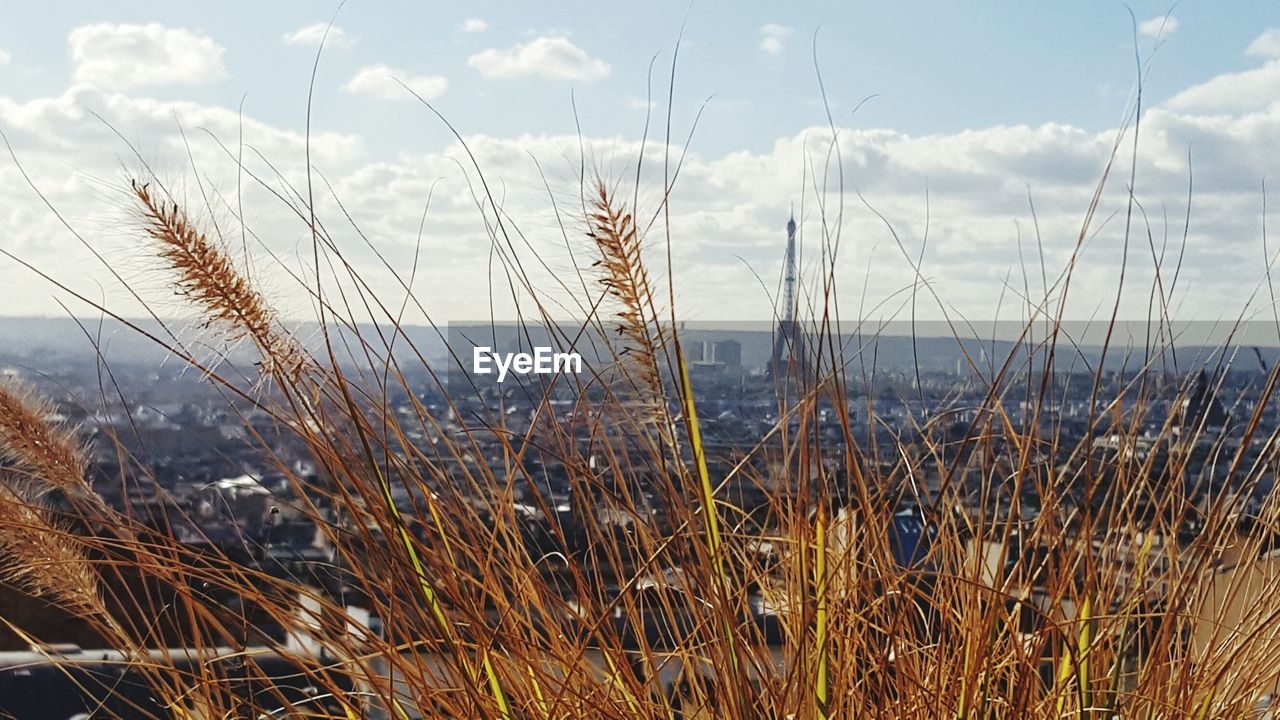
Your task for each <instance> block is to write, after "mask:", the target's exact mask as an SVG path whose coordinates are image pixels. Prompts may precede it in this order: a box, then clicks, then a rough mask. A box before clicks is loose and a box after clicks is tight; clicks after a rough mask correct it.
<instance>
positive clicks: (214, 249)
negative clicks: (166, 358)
mask: <svg viewBox="0 0 1280 720" xmlns="http://www.w3.org/2000/svg"><path fill="white" fill-rule="evenodd" d="M132 190H133V195H134V196H135V197H136V198H137V200H138V203H139V211H140V213H141V217H142V222H143V228H144V229H145V232H146V234H147V236H148V237H149V238H150V239H151V240H152V241H153V242H154V244H155V251H156V253H157V255H159V257H160V258H161V259H162V260H163V261H164V262H165V263H166V264H167V265H168V268H169V270H170V271H171V272H172V274H173V276H174V279H173V283H174V285H175V287H176V289H177V291H178V293H179V294H180V295H182V296H183V297H185V298H186V300H187V302H190V303H191V304H192V305H193V306H194V307H196V308H198V309H199V311H200V312H201V313H202V315H204V317H205V318H206V319H207V321H208V323H209V324H210V325H213V326H215V327H218V328H220V329H221V330H222V331H223V332H225V333H226V334H227V336H228V338H229V339H230V340H233V341H234V340H240V339H246V338H247V339H248V340H250V341H251V342H252V343H253V344H254V345H255V346H257V348H258V350H259V352H260V354H261V356H262V372H263V374H264V375H266V376H271V375H273V374H275V373H281V374H282V375H283V376H284V377H286V378H290V379H293V378H297V377H298V375H299V374H300V373H301V372H302V370H303V367H304V365H305V363H306V354H305V353H304V351H303V350H302V348H301V347H300V346H299V344H298V343H297V341H296V340H295V339H294V338H293V337H292V336H291V335H289V334H288V333H287V332H286V331H285V330H284V329H283V328H282V327H281V325H280V323H279V321H278V320H277V319H276V317H275V313H274V312H273V310H272V309H271V308H270V307H269V306H268V305H267V303H266V301H265V300H264V299H263V297H262V295H261V294H260V293H259V292H258V291H257V290H256V289H255V288H254V287H253V284H252V283H251V282H250V280H249V279H248V278H247V277H245V276H244V275H243V274H242V273H241V272H240V271H239V270H238V269H237V268H236V266H235V264H234V263H233V262H232V260H231V258H230V256H229V255H228V254H227V253H226V251H225V249H223V248H222V247H221V246H219V244H218V243H216V242H215V241H214V240H213V239H211V238H210V237H209V236H208V235H207V234H205V233H204V232H203V231H202V230H200V229H199V228H198V227H197V226H196V224H195V223H194V222H193V221H192V219H191V218H190V217H189V216H188V215H187V213H186V211H185V210H183V209H182V208H181V207H180V206H179V205H178V203H176V202H173V201H171V200H166V199H164V198H163V197H161V196H160V195H159V194H158V193H157V192H156V191H154V190H152V188H151V185H150V184H148V183H139V182H137V181H134V182H133V184H132Z"/></svg>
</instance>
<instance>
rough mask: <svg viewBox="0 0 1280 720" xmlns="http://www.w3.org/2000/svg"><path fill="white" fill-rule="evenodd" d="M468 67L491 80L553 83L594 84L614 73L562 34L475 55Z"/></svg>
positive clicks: (601, 61)
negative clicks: (529, 79)
mask: <svg viewBox="0 0 1280 720" xmlns="http://www.w3.org/2000/svg"><path fill="white" fill-rule="evenodd" d="M467 64H468V65H470V66H471V67H473V68H475V69H476V70H479V71H480V74H481V75H483V76H484V77H487V78H519V77H528V76H532V75H537V76H541V77H544V78H548V79H550V80H575V81H578V82H590V81H592V80H600V79H602V78H606V77H609V73H610V71H611V68H610V67H609V63H607V62H605V61H603V60H599V59H596V58H593V57H591V56H589V55H587V53H586V52H585V51H583V50H582V48H579V47H578V46H577V45H574V44H573V43H571V42H569V39H568V38H566V37H564V36H561V35H557V36H554V37H540V38H535V39H533V40H531V41H529V42H527V43H520V44H518V45H515V46H513V47H510V48H507V49H504V50H499V49H497V48H490V49H488V50H484V51H482V52H480V53H477V54H475V55H472V56H471V58H470V59H468V60H467Z"/></svg>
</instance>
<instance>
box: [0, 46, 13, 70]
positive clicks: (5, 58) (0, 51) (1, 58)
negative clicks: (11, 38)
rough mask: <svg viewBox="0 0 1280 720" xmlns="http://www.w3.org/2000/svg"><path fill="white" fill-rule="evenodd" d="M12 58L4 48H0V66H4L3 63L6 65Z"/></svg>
mask: <svg viewBox="0 0 1280 720" xmlns="http://www.w3.org/2000/svg"><path fill="white" fill-rule="evenodd" d="M12 59H13V56H12V55H10V54H9V53H7V52H5V50H4V48H0V67H4V66H5V65H8V64H9V61H10V60H12Z"/></svg>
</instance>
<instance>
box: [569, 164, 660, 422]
mask: <svg viewBox="0 0 1280 720" xmlns="http://www.w3.org/2000/svg"><path fill="white" fill-rule="evenodd" d="M587 226H588V232H587V235H588V237H589V238H591V241H592V242H594V243H595V245H596V248H597V249H598V250H599V253H600V260H599V264H600V266H601V267H602V268H603V269H604V277H603V278H601V281H600V282H601V284H603V285H604V287H605V289H606V291H607V292H608V294H609V295H610V296H612V297H613V298H614V300H615V301H616V302H617V303H618V306H619V308H620V309H619V310H618V313H617V318H618V322H617V326H616V330H617V333H618V334H619V335H621V336H622V337H623V338H625V340H626V342H627V345H626V349H625V352H626V354H627V355H629V356H630V358H631V361H632V363H633V365H634V369H635V375H636V376H637V377H638V378H639V379H640V384H641V385H643V386H644V387H646V388H647V390H648V392H649V393H650V398H649V400H650V401H651V402H653V403H654V404H655V405H661V406H663V407H665V400H664V398H665V394H664V392H663V387H662V373H661V371H660V369H659V366H658V352H659V351H660V349H661V347H662V343H663V334H662V329H661V326H660V325H659V323H658V319H657V313H656V312H655V309H654V308H655V305H654V301H653V290H652V288H651V287H650V285H649V272H648V270H646V269H645V264H644V258H643V256H642V253H641V252H640V236H639V234H638V233H637V231H636V226H635V220H634V218H633V217H632V215H631V213H628V212H626V211H625V210H624V209H623V208H622V207H621V206H620V205H619V204H617V203H616V202H615V201H614V198H613V197H612V196H611V195H610V194H609V189H608V188H607V187H606V186H605V184H604V183H603V182H597V183H596V195H595V197H594V198H593V201H592V207H591V211H590V212H589V213H588V215H587Z"/></svg>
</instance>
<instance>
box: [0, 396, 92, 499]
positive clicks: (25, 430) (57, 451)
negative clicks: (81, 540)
mask: <svg viewBox="0 0 1280 720" xmlns="http://www.w3.org/2000/svg"><path fill="white" fill-rule="evenodd" d="M53 414H54V408H53V405H52V404H51V403H49V401H48V400H46V399H45V398H43V397H42V396H40V395H39V394H37V393H36V392H35V391H34V390H33V389H32V388H31V387H29V386H28V385H26V384H24V383H21V382H19V381H16V380H13V379H5V380H3V381H0V458H2V459H4V460H5V461H7V462H8V463H9V464H10V465H11V467H12V469H13V471H15V472H18V473H21V474H22V475H24V476H25V477H26V479H27V480H29V481H30V483H31V485H32V487H35V488H39V489H40V490H41V491H42V492H43V491H47V490H54V489H56V490H59V491H62V492H64V493H68V494H72V493H76V492H78V491H79V490H81V489H83V488H84V486H85V462H84V448H83V447H82V446H81V444H80V441H79V439H78V437H77V435H76V431H75V429H74V428H70V427H67V426H66V425H65V424H64V423H58V422H54V421H53Z"/></svg>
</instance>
